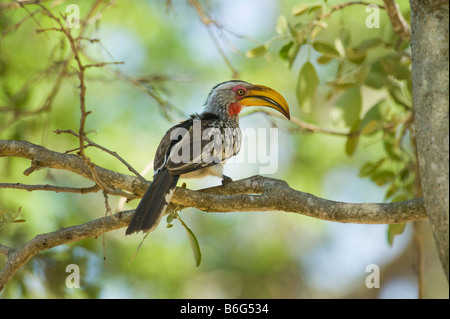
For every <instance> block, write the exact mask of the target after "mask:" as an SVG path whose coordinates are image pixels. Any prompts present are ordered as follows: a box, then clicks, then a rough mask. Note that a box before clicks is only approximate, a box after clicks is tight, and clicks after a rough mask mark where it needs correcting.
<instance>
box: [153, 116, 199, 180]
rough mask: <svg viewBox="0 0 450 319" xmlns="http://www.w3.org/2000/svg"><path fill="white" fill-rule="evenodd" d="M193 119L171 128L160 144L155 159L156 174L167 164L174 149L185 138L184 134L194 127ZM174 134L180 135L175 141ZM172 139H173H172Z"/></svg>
mask: <svg viewBox="0 0 450 319" xmlns="http://www.w3.org/2000/svg"><path fill="white" fill-rule="evenodd" d="M192 123H193V119H192V118H190V119H188V120H186V121H183V122H181V123H179V124H177V125H175V126H173V127H171V128H170V129H169V130H168V131H167V132H166V134H165V135H164V137H163V138H162V139H161V142H159V146H158V148H157V150H156V154H155V158H154V159H153V170H154V171H155V174H156V173H157V172H159V171H160V170H161V169H162V168H163V167H164V166H165V164H166V162H167V160H168V158H169V155H170V151H171V150H172V147H173V146H174V145H175V144H177V143H178V142H179V141H180V140H181V139H182V137H183V134H182V133H183V132H184V133H187V132H189V128H190V127H191V126H192ZM174 133H177V134H178V137H177V138H176V139H173V136H174ZM171 137H172V138H171Z"/></svg>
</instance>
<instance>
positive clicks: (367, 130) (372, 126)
mask: <svg viewBox="0 0 450 319" xmlns="http://www.w3.org/2000/svg"><path fill="white" fill-rule="evenodd" d="M380 127H381V123H380V122H379V121H377V120H371V121H369V122H368V123H367V124H366V125H364V126H362V127H361V134H362V135H370V134H372V133H374V132H376V131H378V129H379V128H380Z"/></svg>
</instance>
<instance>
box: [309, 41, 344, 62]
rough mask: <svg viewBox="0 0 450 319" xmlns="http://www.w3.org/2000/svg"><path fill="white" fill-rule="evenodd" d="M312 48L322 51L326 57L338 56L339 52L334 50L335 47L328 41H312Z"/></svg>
mask: <svg viewBox="0 0 450 319" xmlns="http://www.w3.org/2000/svg"><path fill="white" fill-rule="evenodd" d="M312 46H313V48H314V50H316V51H317V52H319V53H322V54H323V55H324V56H328V57H336V58H338V57H340V55H339V52H338V51H337V50H336V48H335V47H334V46H333V45H332V44H331V43H328V42H324V41H317V40H316V41H314V43H313V45H312Z"/></svg>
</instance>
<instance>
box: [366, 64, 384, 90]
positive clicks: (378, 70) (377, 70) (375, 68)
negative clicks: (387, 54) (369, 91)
mask: <svg viewBox="0 0 450 319" xmlns="http://www.w3.org/2000/svg"><path fill="white" fill-rule="evenodd" d="M386 82H387V78H386V74H385V73H384V69H383V67H382V66H381V64H380V63H378V62H375V63H374V64H372V66H371V67H370V71H369V74H368V75H367V77H366V81H365V82H364V84H365V85H367V86H370V87H372V88H374V89H377V90H380V89H382V88H383V87H384V86H385V85H386Z"/></svg>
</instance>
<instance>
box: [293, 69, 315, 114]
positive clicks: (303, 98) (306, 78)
mask: <svg viewBox="0 0 450 319" xmlns="http://www.w3.org/2000/svg"><path fill="white" fill-rule="evenodd" d="M318 86H319V77H318V76H317V73H316V69H315V68H314V66H313V65H312V63H311V62H309V61H307V62H305V64H303V66H302V68H301V70H300V73H299V76H298V82H297V92H296V93H297V101H298V104H299V105H300V107H301V108H302V109H303V111H304V112H310V111H311V107H312V106H313V105H314V100H315V97H316V91H317V87H318Z"/></svg>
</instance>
